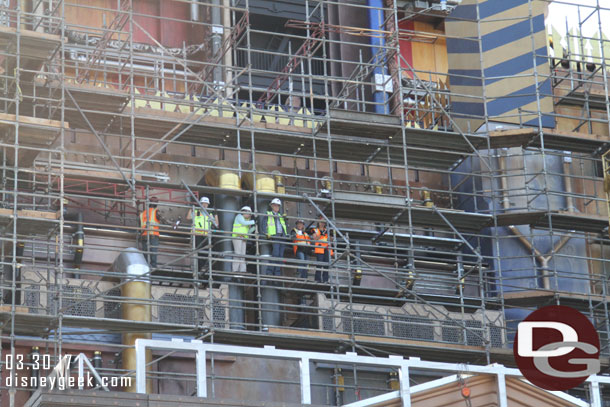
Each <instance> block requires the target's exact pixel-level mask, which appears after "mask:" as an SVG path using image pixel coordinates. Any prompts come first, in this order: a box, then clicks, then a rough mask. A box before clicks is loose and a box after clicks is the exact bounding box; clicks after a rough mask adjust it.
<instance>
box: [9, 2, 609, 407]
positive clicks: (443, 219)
mask: <svg viewBox="0 0 610 407" xmlns="http://www.w3.org/2000/svg"><path fill="white" fill-rule="evenodd" d="M271 3H274V2H267V1H255V0H212V1H209V2H200V1H197V0H171V1H159V2H145V1H139V0H104V1H102V0H100V1H93V0H91V1H86V0H78V1H77V0H72V1H68V0H53V1H46V0H31V1H14V0H11V1H9V2H7V3H6V5H3V4H4V3H3V2H1V1H0V66H1V67H0V86H1V91H0V98H1V104H0V106H1V107H0V135H1V136H2V138H1V139H0V146H1V147H2V163H1V164H2V185H1V194H2V206H1V207H0V226H1V228H2V234H1V235H0V239H1V240H2V253H1V258H0V260H1V261H2V267H3V273H2V276H1V279H0V286H1V287H0V289H1V290H2V291H1V298H2V304H3V305H1V306H0V319H1V321H2V324H1V325H0V333H1V335H0V337H1V338H2V344H3V348H4V350H5V352H6V353H7V354H10V355H11V358H12V359H14V358H15V357H16V355H19V354H24V355H27V354H28V353H30V352H31V347H32V346H38V347H39V349H40V351H41V353H42V352H43V350H44V352H45V353H47V354H50V355H52V358H53V361H54V363H53V365H54V364H55V363H57V362H58V361H60V360H61V357H62V355H64V354H66V353H69V352H75V350H77V349H78V350H79V352H80V351H83V350H82V349H85V350H87V351H93V350H101V351H102V352H103V354H104V355H108V356H107V357H105V359H108V358H111V359H112V361H108V360H107V361H106V362H105V364H104V366H97V367H100V368H101V369H99V370H98V371H101V372H104V373H105V374H107V375H112V376H131V377H135V369H136V367H135V356H134V353H133V352H134V343H135V340H136V339H138V338H144V339H150V338H155V339H167V338H170V337H180V338H190V339H199V340H203V341H209V342H213V343H222V344H237V345H242V346H243V345H244V344H248V345H249V346H259V345H274V346H277V347H282V348H289V349H297V350H304V351H312V350H315V351H328V352H342V353H343V352H345V351H348V352H357V353H359V354H365V355H376V356H385V355H388V354H398V355H403V356H417V357H421V358H423V359H426V360H433V361H444V362H453V363H467V362H468V363H478V364H489V363H495V362H497V363H503V364H506V365H513V364H514V361H513V359H512V341H513V337H514V334H515V329H516V324H517V323H518V322H519V321H521V320H522V319H523V318H524V317H525V316H526V315H527V314H528V313H529V312H530V311H531V310H532V309H535V308H538V307H540V306H542V305H546V304H564V305H569V306H572V307H574V308H577V309H578V310H580V311H582V312H583V313H585V314H586V315H587V316H588V317H589V318H590V319H591V321H592V322H593V323H594V324H595V326H596V328H597V329H598V332H599V334H600V339H601V343H602V349H601V360H602V368H603V369H607V368H608V367H610V348H609V346H610V343H609V338H610V318H609V317H610V315H609V311H608V305H607V299H608V297H607V295H608V294H607V291H608V284H607V276H608V270H609V267H610V263H609V261H610V253H609V252H608V247H609V245H610V239H609V236H608V224H609V223H608V219H609V215H610V210H609V209H608V202H610V199H609V198H608V196H607V194H608V192H609V191H610V187H609V185H610V181H608V179H610V178H606V177H610V175H609V172H608V165H607V161H606V159H607V156H605V155H604V156H603V158H602V155H603V154H604V153H605V152H606V151H607V150H608V149H609V147H610V146H609V144H610V99H609V79H608V75H610V71H609V66H608V65H609V61H610V56H608V55H607V53H608V52H609V50H610V48H609V47H610V41H609V40H608V39H607V38H606V37H605V36H604V29H605V30H606V32H608V27H604V23H605V20H604V16H606V13H610V8H607V5H606V7H604V5H603V4H602V3H603V2H601V1H600V0H597V4H596V5H594V6H590V5H589V6H587V5H579V4H573V5H571V4H570V3H569V2H562V4H564V5H565V6H570V7H571V8H572V9H573V13H574V14H573V15H578V24H579V27H578V29H566V35H565V37H564V38H562V37H561V35H560V34H558V33H557V31H556V30H553V31H552V32H551V35H550V37H551V39H552V40H551V41H550V40H549V35H548V33H549V29H548V27H550V23H549V22H547V23H545V21H544V16H545V13H546V12H547V11H548V10H547V9H548V7H549V4H551V3H552V2H551V1H543V0H523V1H521V2H520V3H519V4H520V5H519V6H518V7H515V8H510V7H508V6H507V7H506V9H501V10H500V9H498V10H493V11H490V10H487V9H484V8H483V6H482V5H481V3H480V2H479V1H477V0H462V1H461V2H460V1H449V2H447V1H439V2H436V1H423V2H422V1H398V0H383V1H382V0H379V1H368V2H343V1H339V0H304V1H285V2H275V3H277V4H276V5H275V6H270V5H269V4H271ZM422 3H425V5H426V6H425V7H424V6H423V5H422ZM273 7H276V8H275V9H274V10H275V13H276V15H270V16H268V18H266V16H265V12H268V11H269V9H270V8H273ZM271 14H273V13H271ZM591 24H594V25H596V26H597V27H598V28H597V32H598V34H597V35H594V36H586V35H584V34H583V32H584V27H585V26H588V25H591ZM501 30H507V31H502V32H501V34H502V35H503V36H505V38H503V39H504V40H505V41H506V42H505V43H503V44H500V45H497V44H496V45H491V42H493V41H498V40H497V39H495V38H497V37H498V32H499V31H501ZM510 30H514V32H518V34H514V35H515V38H514V41H513V40H512V39H509V38H510V35H513V34H511V33H513V31H510ZM506 33H509V34H506ZM564 44H565V45H564ZM585 44H586V45H587V46H585ZM591 50H592V51H591ZM203 196H206V197H209V198H210V199H211V201H212V203H211V205H210V209H212V208H213V213H214V214H217V215H218V217H219V224H218V225H215V226H216V227H214V228H213V229H212V230H211V231H210V233H209V235H207V236H206V239H204V245H203V246H199V247H198V246H197V245H198V243H197V242H198V240H197V237H198V235H197V232H196V230H195V229H194V226H193V225H192V224H191V223H192V221H191V219H190V214H192V213H194V212H196V211H198V210H203V212H206V209H204V208H203V207H201V206H200V205H199V198H201V197H203ZM276 197H277V198H279V199H281V201H282V208H281V212H282V213H284V214H285V215H286V218H287V223H288V225H287V226H288V229H289V230H290V229H292V226H293V225H294V223H295V221H296V220H297V219H303V220H304V221H305V225H306V229H309V228H311V227H316V224H317V222H318V221H319V220H320V219H323V220H324V221H325V222H326V223H327V225H328V228H329V231H330V238H329V244H330V249H332V250H331V251H330V253H331V255H330V259H329V261H328V262H326V261H321V260H319V259H316V260H315V261H314V260H310V259H309V258H307V259H306V260H299V259H297V258H295V256H293V247H292V246H293V244H292V242H289V241H286V242H285V246H286V247H285V249H286V250H285V253H283V256H282V257H281V258H277V256H275V257H274V256H273V255H272V249H271V248H272V244H274V243H277V241H275V240H274V239H273V237H269V236H266V235H265V234H263V233H262V231H263V228H262V226H263V223H265V224H266V222H267V220H266V219H267V215H268V211H269V203H270V201H271V200H272V199H273V198H276ZM152 198H155V199H154V200H152V201H151V199H152ZM155 200H157V201H158V208H159V209H158V210H159V213H161V214H162V215H163V218H164V219H165V224H164V225H161V227H160V236H159V240H160V244H159V247H158V259H159V262H158V265H156V266H155V265H154V264H152V265H151V264H150V262H148V259H150V258H151V256H155V257H156V253H154V252H153V251H154V249H153V250H147V248H148V249H151V240H150V237H151V236H153V233H152V232H154V228H152V227H151V226H150V225H144V226H142V225H141V224H140V215H139V214H140V213H141V212H142V211H148V210H149V208H151V205H152V206H154V205H155V202H154V201H155ZM242 205H249V206H251V208H252V211H253V214H254V216H255V218H256V222H257V223H256V225H257V227H256V230H254V231H253V232H250V233H248V234H247V237H246V238H242V237H238V236H234V234H233V231H232V230H233V229H232V228H233V222H234V221H233V219H234V218H235V216H236V214H238V213H239V212H240V208H241V207H242ZM147 213H148V212H147ZM289 230H288V232H289ZM143 232H147V233H146V234H143ZM232 240H237V241H246V243H247V251H246V254H245V255H243V256H241V255H238V256H236V255H235V253H234V252H233V243H232ZM152 246H154V244H153V245H152ZM606 254H609V255H608V256H606ZM242 261H245V262H246V269H247V271H246V272H234V271H233V265H234V264H237V263H240V262H242ZM136 266H138V267H136ZM275 267H278V268H281V270H282V271H281V274H280V275H277V273H273V272H270V271H269V270H273V269H274V268H275ZM134 270H135V271H134ZM303 270H305V272H306V273H307V275H308V277H309V278H302V271H303ZM325 271H327V272H328V275H329V279H328V281H320V280H321V279H320V278H318V279H317V281H315V280H314V275H315V274H316V273H318V275H322V274H323V272H325ZM92 344H94V345H92ZM85 345H86V346H85ZM83 346H85V348H83ZM94 348H95V349H94ZM109 355H113V356H112V357H110V356H109ZM153 357H154V358H153ZM153 357H151V359H149V360H148V365H149V370H148V371H147V375H148V376H147V379H148V381H149V383H150V384H149V386H150V387H149V389H150V391H149V393H150V392H153V388H154V389H155V391H156V392H158V393H162V392H163V391H162V389H163V384H161V382H162V380H161V379H162V378H166V377H171V380H174V381H176V382H181V383H185V384H184V386H185V387H184V388H185V389H187V390H188V391H189V392H190V393H188V394H186V393H185V395H187V396H190V395H194V393H192V389H193V387H192V386H193V385H194V383H195V375H194V374H191V373H190V372H187V373H180V374H176V373H175V372H174V373H173V374H174V375H173V376H172V371H171V369H169V368H168V369H169V370H164V368H163V366H162V365H161V364H160V363H159V360H160V359H163V358H165V357H166V356H161V357H159V355H153ZM214 363H215V362H214V360H212V368H211V372H212V390H211V392H210V394H212V395H217V393H215V391H214V390H213V389H214V387H213V386H214V384H213V381H214V377H216V375H215V373H214V367H213V366H214ZM0 368H1V369H2V371H3V373H2V375H3V377H6V376H7V375H9V376H11V377H12V375H16V374H18V372H16V371H15V369H12V368H9V367H8V366H7V360H6V359H3V360H1V361H0ZM339 370H340V369H339ZM41 374H43V373H41ZM384 374H385V373H384ZM168 375H169V376H168ZM337 375H338V373H337V371H336V368H334V371H333V375H331V376H332V377H331V376H329V377H328V380H329V382H328V384H319V385H320V386H321V387H323V386H327V388H328V389H331V390H330V391H331V393H332V394H334V395H333V396H329V397H330V399H328V400H326V401H329V400H331V399H333V400H334V397H335V396H337V395H338V394H339V393H341V400H342V402H343V401H345V402H347V401H350V402H351V401H356V400H358V399H359V398H358V397H360V396H362V395H367V397H372V396H375V395H378V394H380V392H381V390H382V389H387V387H388V385H387V383H385V382H384V383H377V384H376V385H374V386H372V385H369V384H367V382H366V381H365V382H362V383H359V381H358V380H359V379H358V377H359V376H358V372H357V369H356V368H354V369H353V372H352V374H351V376H350V380H351V382H350V384H349V385H345V384H343V385H339V384H338V382H337V381H334V382H333V381H332V380H335V379H336V377H337ZM365 376H366V375H365ZM217 379H218V380H220V381H222V380H226V379H227V377H223V376H222V374H221V376H218V377H217ZM412 379H413V380H420V379H421V380H424V379H422V378H418V377H417V376H414V377H413V378H412ZM244 380H245V381H247V380H246V379H244ZM424 381H425V380H424ZM268 382H269V383H280V382H281V381H280V382H278V378H270V379H269V381H268ZM333 383H334V384H333ZM596 385H599V384H596ZM189 386H190V387H189ZM586 386H588V385H585V386H583V387H581V388H577V389H574V390H573V391H572V392H571V394H572V395H573V396H575V397H579V398H583V399H585V398H587V397H588V394H589V393H588V388H587V387H586ZM219 388H222V389H224V388H223V387H222V386H219ZM0 389H1V390H2V391H1V393H0V394H1V397H2V400H1V403H2V404H1V405H2V406H4V405H7V406H8V405H10V406H11V407H12V406H15V405H22V404H20V403H22V402H24V401H25V400H27V399H28V398H29V396H30V390H31V389H27V388H17V389H15V388H8V387H7V386H5V384H4V383H2V384H1V386H0ZM134 389H135V383H134V387H133V388H130V389H128V390H130V391H134ZM187 390H184V391H185V392H187ZM602 390H603V389H602ZM224 391H225V390H222V391H221V390H219V392H218V394H220V396H218V397H224V396H222V395H223V394H225V393H223V392H224ZM315 397H317V396H315V395H314V399H315ZM337 397H338V396H337ZM601 397H602V399H603V400H606V399H608V397H610V394H606V395H604V394H603V391H602V393H601ZM20 400H21V401H20ZM337 400H338V399H337ZM337 400H335V401H337ZM277 401H281V400H277ZM317 402H319V403H320V404H324V403H323V402H322V400H318V401H317ZM5 403H6V404H5ZM337 403H338V401H337Z"/></svg>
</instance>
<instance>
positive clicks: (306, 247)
mask: <svg viewBox="0 0 610 407" xmlns="http://www.w3.org/2000/svg"><path fill="white" fill-rule="evenodd" d="M290 236H291V238H292V243H294V246H292V250H293V253H294V257H296V258H297V259H298V260H301V261H302V262H304V261H305V259H306V258H308V257H309V253H310V247H311V242H310V239H309V235H308V234H307V232H306V231H305V221H304V220H303V219H299V220H297V223H296V224H295V227H294V229H292V232H291V233H290ZM297 272H298V276H299V278H307V265H306V264H303V263H300V264H299V267H298V269H297Z"/></svg>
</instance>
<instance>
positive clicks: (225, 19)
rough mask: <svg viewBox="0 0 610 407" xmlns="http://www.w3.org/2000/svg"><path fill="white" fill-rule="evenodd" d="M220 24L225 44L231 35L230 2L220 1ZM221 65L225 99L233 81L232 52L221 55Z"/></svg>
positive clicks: (229, 93)
mask: <svg viewBox="0 0 610 407" xmlns="http://www.w3.org/2000/svg"><path fill="white" fill-rule="evenodd" d="M222 7H223V9H222V23H223V24H224V31H223V33H222V34H223V38H222V41H223V43H225V44H228V43H229V37H230V35H231V26H232V25H231V0H222ZM222 58H223V61H222V64H223V65H224V68H225V85H226V86H227V93H226V94H227V97H230V96H231V92H232V90H231V89H230V88H229V84H230V83H231V81H232V80H233V72H232V71H231V68H230V67H232V66H233V50H230V49H229V50H227V51H226V52H225V53H224V55H223V57H222Z"/></svg>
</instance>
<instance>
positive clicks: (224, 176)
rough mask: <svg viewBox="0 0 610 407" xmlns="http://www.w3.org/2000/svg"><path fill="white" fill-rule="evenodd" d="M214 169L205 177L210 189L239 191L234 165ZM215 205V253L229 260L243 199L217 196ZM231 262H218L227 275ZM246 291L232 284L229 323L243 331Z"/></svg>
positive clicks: (222, 163) (222, 164) (218, 163)
mask: <svg viewBox="0 0 610 407" xmlns="http://www.w3.org/2000/svg"><path fill="white" fill-rule="evenodd" d="M212 166H213V167H215V168H209V169H207V170H206V172H205V174H204V182H205V184H206V185H207V186H211V187H218V188H223V189H228V190H240V189H241V179H240V177H239V174H238V172H237V170H236V169H235V167H234V164H233V163H231V162H228V161H216V162H215V163H214V164H213V165H212ZM214 205H215V206H216V213H217V214H218V223H219V225H218V228H219V229H220V231H221V233H222V234H219V235H218V236H216V237H215V238H214V250H215V251H219V252H220V253H221V257H223V258H225V259H229V258H231V257H232V255H233V243H232V242H231V232H232V231H233V221H234V220H235V215H236V214H237V213H238V212H239V209H240V205H241V198H240V197H239V196H235V195H228V194H222V193H221V194H215V198H214ZM232 264H233V263H231V262H230V261H221V262H219V269H220V270H221V271H223V272H224V273H231V272H232ZM243 301H244V288H243V287H242V286H240V285H237V284H229V322H230V326H231V328H232V329H244V322H245V314H244V304H243Z"/></svg>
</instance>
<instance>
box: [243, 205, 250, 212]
mask: <svg viewBox="0 0 610 407" xmlns="http://www.w3.org/2000/svg"><path fill="white" fill-rule="evenodd" d="M241 210H242V211H245V212H252V208H250V207H249V206H247V205H246V206H242V207H241Z"/></svg>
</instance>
